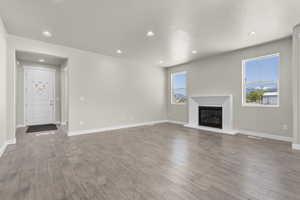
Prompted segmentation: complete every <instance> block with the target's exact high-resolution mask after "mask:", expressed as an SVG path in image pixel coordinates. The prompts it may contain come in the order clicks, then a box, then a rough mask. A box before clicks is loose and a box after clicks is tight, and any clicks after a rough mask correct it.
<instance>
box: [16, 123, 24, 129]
mask: <svg viewBox="0 0 300 200" xmlns="http://www.w3.org/2000/svg"><path fill="white" fill-rule="evenodd" d="M25 127H26V125H25V124H18V125H17V128H25Z"/></svg>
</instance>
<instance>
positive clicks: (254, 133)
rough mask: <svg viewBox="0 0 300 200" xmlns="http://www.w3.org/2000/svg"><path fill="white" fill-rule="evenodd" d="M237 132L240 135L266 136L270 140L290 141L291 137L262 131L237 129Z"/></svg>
mask: <svg viewBox="0 0 300 200" xmlns="http://www.w3.org/2000/svg"><path fill="white" fill-rule="evenodd" d="M239 133H240V134H242V135H251V136H256V137H262V138H268V139H272V140H280V141H285V142H292V138H291V137H285V136H279V135H273V134H270V133H262V132H255V131H248V130H239Z"/></svg>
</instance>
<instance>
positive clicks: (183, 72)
mask: <svg viewBox="0 0 300 200" xmlns="http://www.w3.org/2000/svg"><path fill="white" fill-rule="evenodd" d="M180 74H185V76H186V83H185V85H186V87H185V88H177V90H178V89H185V93H186V96H187V73H186V71H180V72H171V76H170V78H171V87H170V89H171V104H172V105H185V104H186V102H185V103H176V102H173V94H174V88H173V77H174V76H176V75H180Z"/></svg>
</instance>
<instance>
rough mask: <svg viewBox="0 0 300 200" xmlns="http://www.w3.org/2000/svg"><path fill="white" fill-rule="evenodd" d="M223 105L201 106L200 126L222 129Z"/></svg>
mask: <svg viewBox="0 0 300 200" xmlns="http://www.w3.org/2000/svg"><path fill="white" fill-rule="evenodd" d="M222 111H223V109H222V107H215V106H199V126H208V127H212V128H220V129H222V128H223V127H222V124H223V118H222V115H223V114H222Z"/></svg>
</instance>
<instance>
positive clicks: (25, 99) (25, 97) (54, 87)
mask: <svg viewBox="0 0 300 200" xmlns="http://www.w3.org/2000/svg"><path fill="white" fill-rule="evenodd" d="M23 69H24V77H23V78H24V79H23V82H24V91H23V92H24V93H23V98H24V105H23V107H24V125H25V126H30V125H39V124H32V123H28V122H27V106H26V105H27V102H28V99H27V84H28V82H27V76H26V75H27V72H28V71H34V70H42V71H48V72H54V73H53V77H52V83H53V84H52V86H53V101H54V103H53V106H52V107H53V114H52V115H53V116H52V121H51V122H49V123H56V121H55V120H56V90H55V89H56V70H55V69H49V68H44V67H31V66H23Z"/></svg>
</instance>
